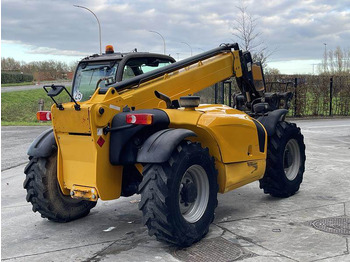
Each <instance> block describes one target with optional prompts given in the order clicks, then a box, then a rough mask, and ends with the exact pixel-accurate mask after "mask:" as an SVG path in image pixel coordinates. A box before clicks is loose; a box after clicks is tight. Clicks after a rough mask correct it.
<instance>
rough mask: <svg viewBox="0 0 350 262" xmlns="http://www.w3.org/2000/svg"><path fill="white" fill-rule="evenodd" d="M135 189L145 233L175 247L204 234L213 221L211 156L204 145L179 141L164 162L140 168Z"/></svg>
mask: <svg viewBox="0 0 350 262" xmlns="http://www.w3.org/2000/svg"><path fill="white" fill-rule="evenodd" d="M203 171H204V172H203ZM204 181H207V182H204ZM180 187H181V188H180ZM194 187H196V188H197V189H196V190H195V189H194ZM207 189H208V191H206V190H207ZM139 191H140V193H141V202H140V204H139V209H140V210H142V213H143V223H144V225H146V226H147V227H148V230H149V235H151V236H152V235H155V236H156V238H157V240H160V241H165V242H168V243H172V244H175V245H177V246H181V247H187V246H190V245H192V244H193V243H195V242H197V241H199V240H200V239H202V238H203V237H204V236H205V235H206V234H207V233H208V231H209V226H210V224H211V223H212V222H213V220H214V211H215V208H216V207H217V203H218V202H217V192H218V183H217V171H216V169H215V163H214V159H213V158H212V157H210V155H209V150H208V149H207V148H206V149H203V148H202V147H201V146H200V144H198V143H190V142H188V141H183V142H182V143H181V144H180V145H179V146H178V147H177V148H176V149H175V150H174V151H173V153H172V155H171V157H170V159H169V161H168V162H165V163H161V164H148V165H146V166H145V167H144V170H143V181H142V182H141V184H140V186H139ZM193 192H196V193H194V194H192V193H193ZM206 199H207V200H206ZM180 201H181V203H180ZM186 204H187V206H186ZM194 210H196V212H195V211H194ZM199 210H200V211H199ZM192 211H193V212H192ZM197 211H198V212H197Z"/></svg>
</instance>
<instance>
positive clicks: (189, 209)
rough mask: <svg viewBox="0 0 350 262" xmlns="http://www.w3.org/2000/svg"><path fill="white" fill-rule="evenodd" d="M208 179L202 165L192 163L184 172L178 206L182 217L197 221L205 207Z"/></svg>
mask: <svg viewBox="0 0 350 262" xmlns="http://www.w3.org/2000/svg"><path fill="white" fill-rule="evenodd" d="M208 201H209V181H208V176H207V173H206V172H205V170H204V169H203V167H201V166H199V165H193V166H191V167H189V168H188V169H187V170H186V172H185V173H184V175H183V177H182V179H181V183H180V187H179V206H180V211H181V214H182V216H183V218H184V219H185V220H186V221H187V222H189V223H195V222H197V221H198V220H199V219H200V218H201V217H202V216H203V214H204V212H205V210H206V209H207V205H208Z"/></svg>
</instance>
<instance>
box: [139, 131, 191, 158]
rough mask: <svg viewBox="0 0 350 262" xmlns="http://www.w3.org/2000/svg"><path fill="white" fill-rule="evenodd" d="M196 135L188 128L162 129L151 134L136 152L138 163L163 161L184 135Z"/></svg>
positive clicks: (168, 156)
mask: <svg viewBox="0 0 350 262" xmlns="http://www.w3.org/2000/svg"><path fill="white" fill-rule="evenodd" d="M190 136H197V135H196V134H195V133H194V132H193V131H191V130H188V129H181V128H178V129H164V130H161V131H158V132H156V133H154V134H153V135H151V136H150V137H149V138H148V139H147V140H146V141H145V142H144V144H143V145H142V147H141V149H140V150H139V152H138V154H137V162H138V163H163V162H165V161H167V160H168V159H169V158H170V155H171V153H172V152H173V150H174V149H175V147H176V146H177V145H178V144H179V143H180V142H181V141H182V140H183V139H184V138H186V137H190Z"/></svg>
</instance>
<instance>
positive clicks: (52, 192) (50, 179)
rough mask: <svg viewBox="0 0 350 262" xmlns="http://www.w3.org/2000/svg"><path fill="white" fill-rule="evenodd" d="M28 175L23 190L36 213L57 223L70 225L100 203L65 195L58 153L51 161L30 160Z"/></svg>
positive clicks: (33, 158) (41, 159)
mask: <svg viewBox="0 0 350 262" xmlns="http://www.w3.org/2000/svg"><path fill="white" fill-rule="evenodd" d="M29 159H30V162H29V163H28V165H27V166H26V168H25V170H24V173H25V174H26V179H25V181H24V183H23V187H24V188H25V189H26V190H27V197H26V199H27V201H28V202H31V203H32V205H33V211H34V212H37V211H38V212H39V213H40V214H41V216H42V217H43V218H48V219H49V220H52V221H55V222H69V221H71V220H75V219H78V218H80V217H83V216H86V215H87V214H89V212H90V209H91V208H93V207H94V206H96V202H90V201H85V200H77V199H73V198H71V197H70V196H66V195H63V193H62V191H61V189H60V186H59V184H58V181H57V154H56V153H54V154H53V155H52V156H50V157H47V158H43V157H40V158H36V157H30V158H29Z"/></svg>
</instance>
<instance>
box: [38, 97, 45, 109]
mask: <svg viewBox="0 0 350 262" xmlns="http://www.w3.org/2000/svg"><path fill="white" fill-rule="evenodd" d="M38 105H39V111H43V110H44V99H42V98H40V99H39V102H38Z"/></svg>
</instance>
